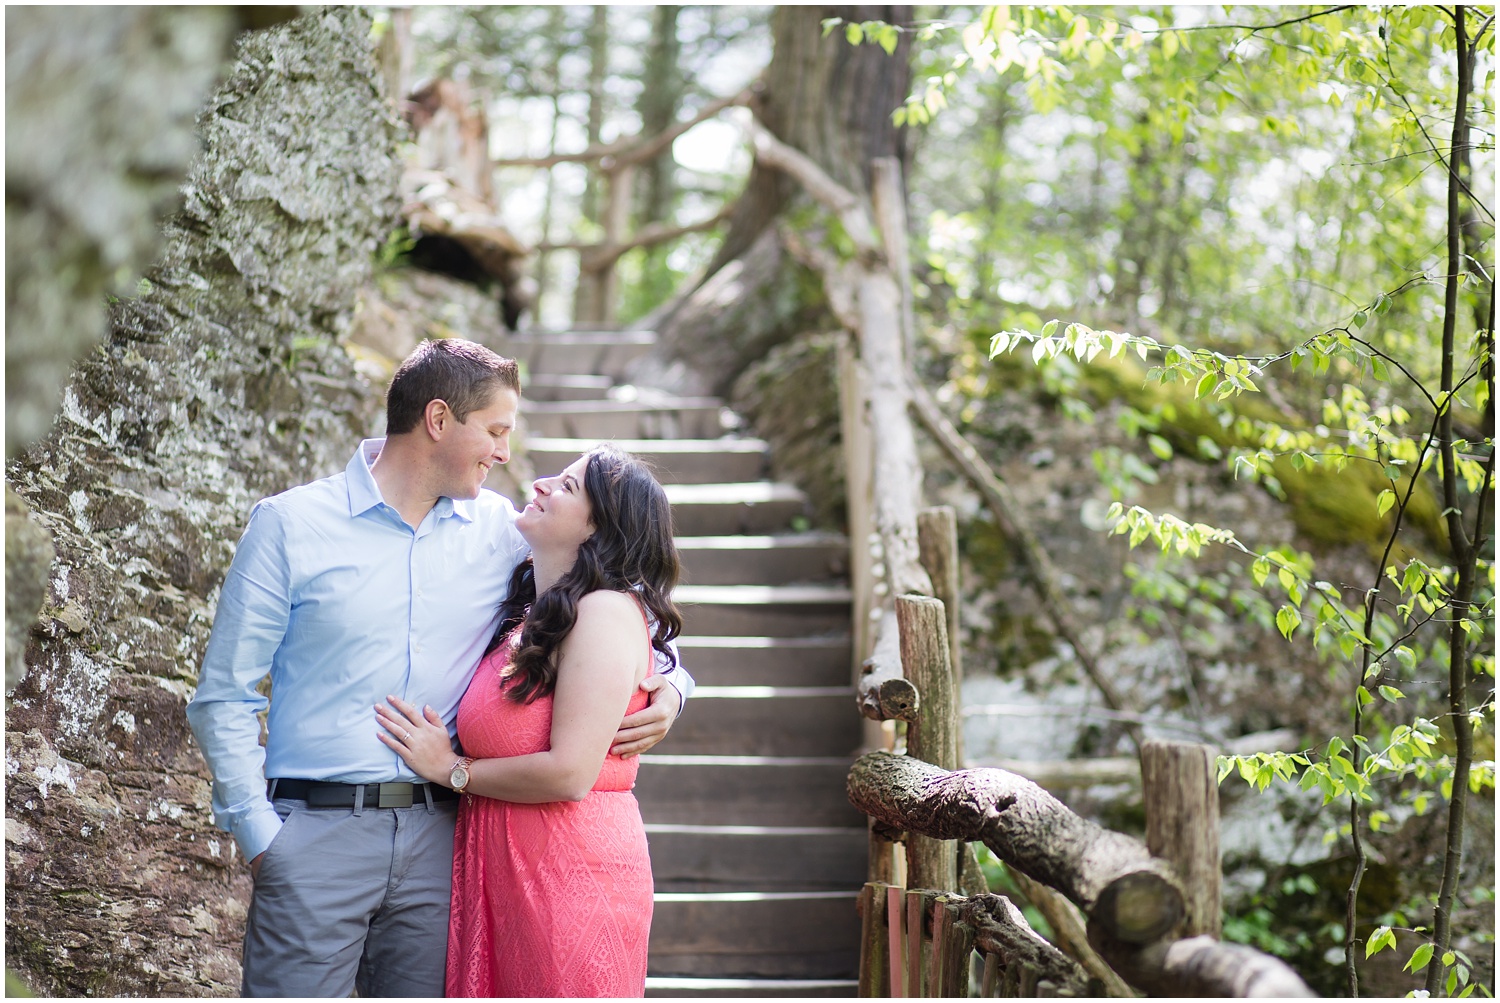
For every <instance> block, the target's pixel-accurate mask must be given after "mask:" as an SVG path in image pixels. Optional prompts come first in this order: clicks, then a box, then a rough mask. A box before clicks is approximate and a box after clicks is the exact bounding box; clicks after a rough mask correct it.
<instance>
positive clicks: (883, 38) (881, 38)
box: [875, 24, 901, 56]
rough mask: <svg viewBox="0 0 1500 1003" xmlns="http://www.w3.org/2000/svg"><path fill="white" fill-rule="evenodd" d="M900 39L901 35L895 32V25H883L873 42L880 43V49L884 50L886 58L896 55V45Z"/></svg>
mask: <svg viewBox="0 0 1500 1003" xmlns="http://www.w3.org/2000/svg"><path fill="white" fill-rule="evenodd" d="M900 37H901V33H900V32H898V31H897V30H896V27H895V25H890V24H883V25H881V26H880V31H879V33H878V34H877V35H876V37H875V40H876V41H877V42H879V43H880V47H881V48H882V49H884V50H885V54H886V55H887V56H894V55H895V54H896V43H897V42H898V41H899V40H900Z"/></svg>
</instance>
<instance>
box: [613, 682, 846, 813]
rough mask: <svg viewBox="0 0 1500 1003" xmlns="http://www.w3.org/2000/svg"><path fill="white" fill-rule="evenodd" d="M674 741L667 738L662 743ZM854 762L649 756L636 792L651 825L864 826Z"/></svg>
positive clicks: (826, 758) (668, 744) (839, 759)
mask: <svg viewBox="0 0 1500 1003" xmlns="http://www.w3.org/2000/svg"><path fill="white" fill-rule="evenodd" d="M687 713H689V714H690V713H692V710H691V707H689V709H688V711H687ZM671 744H672V736H671V735H668V736H667V739H666V741H665V742H663V743H662V745H660V746H658V748H663V749H665V748H670V747H671ZM853 763H854V758H853V757H852V756H799V757H785V756H774V757H773V756H694V755H654V754H647V755H644V756H642V757H641V771H640V774H639V775H638V776H637V777H636V782H635V795H636V798H637V799H639V801H640V803H641V816H642V818H644V819H645V821H646V822H647V823H650V824H656V823H670V824H675V825H770V824H773V823H774V824H776V825H798V826H807V825H814V826H823V825H833V826H861V825H864V824H865V816H864V815H862V814H860V813H859V811H857V810H856V809H855V808H854V806H853V805H851V804H850V803H849V799H848V796H847V795H846V794H845V791H844V787H845V780H846V779H847V777H848V775H849V767H850V766H852V765H853Z"/></svg>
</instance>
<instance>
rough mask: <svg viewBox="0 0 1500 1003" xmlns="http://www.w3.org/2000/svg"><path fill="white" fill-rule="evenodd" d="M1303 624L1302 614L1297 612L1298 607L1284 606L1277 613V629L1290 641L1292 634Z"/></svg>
mask: <svg viewBox="0 0 1500 1003" xmlns="http://www.w3.org/2000/svg"><path fill="white" fill-rule="evenodd" d="M1301 622H1302V614H1301V613H1299V612H1297V607H1295V606H1292V605H1284V606H1282V607H1281V609H1279V610H1277V611H1276V629H1277V630H1279V631H1281V636H1282V637H1284V638H1286V639H1287V640H1288V641H1290V640H1291V639H1292V632H1293V631H1294V630H1296V629H1297V625H1298V624H1300V623H1301Z"/></svg>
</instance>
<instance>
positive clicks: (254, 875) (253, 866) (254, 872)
mask: <svg viewBox="0 0 1500 1003" xmlns="http://www.w3.org/2000/svg"><path fill="white" fill-rule="evenodd" d="M265 855H266V851H265V850H261V851H260V852H259V853H257V854H256V855H255V859H254V860H252V861H250V880H251V881H259V880H260V862H261V859H262V858H264V857H265Z"/></svg>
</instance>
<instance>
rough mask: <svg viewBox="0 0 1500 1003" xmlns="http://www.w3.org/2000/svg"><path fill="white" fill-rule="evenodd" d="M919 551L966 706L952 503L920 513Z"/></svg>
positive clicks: (959, 701)
mask: <svg viewBox="0 0 1500 1003" xmlns="http://www.w3.org/2000/svg"><path fill="white" fill-rule="evenodd" d="M917 552H918V554H919V555H920V560H921V562H922V567H923V568H925V569H926V570H927V577H928V578H930V579H932V597H933V598H934V599H940V600H942V603H943V611H944V612H945V613H946V614H947V615H948V665H949V668H951V669H952V670H953V704H954V706H955V707H962V706H963V703H964V701H963V679H964V659H963V650H964V649H963V645H962V644H961V643H960V641H959V637H958V599H959V592H958V515H957V513H955V512H954V511H953V506H951V505H935V506H933V507H932V508H924V509H923V510H922V511H920V512H918V513H917ZM963 754H964V743H963V730H962V729H959V737H958V756H959V761H960V762H962V761H963Z"/></svg>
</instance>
